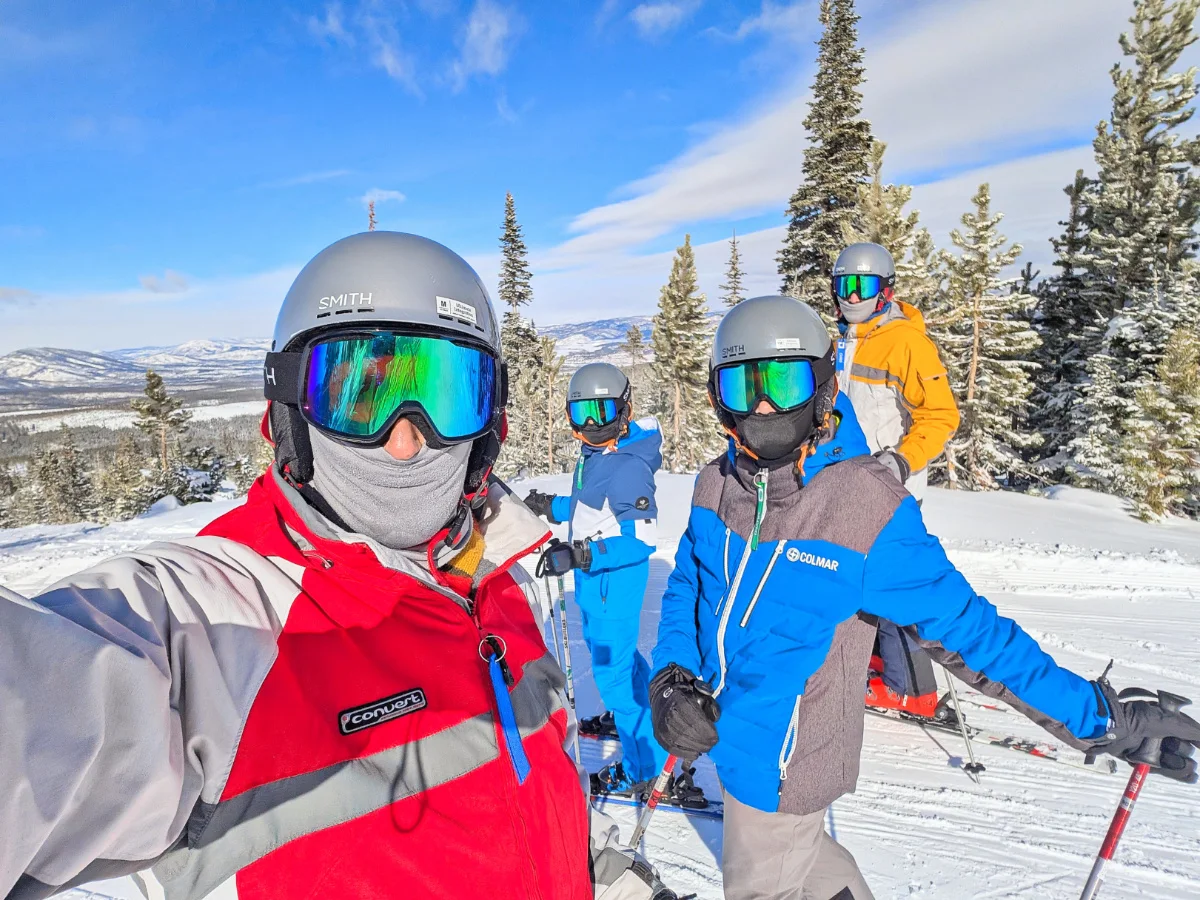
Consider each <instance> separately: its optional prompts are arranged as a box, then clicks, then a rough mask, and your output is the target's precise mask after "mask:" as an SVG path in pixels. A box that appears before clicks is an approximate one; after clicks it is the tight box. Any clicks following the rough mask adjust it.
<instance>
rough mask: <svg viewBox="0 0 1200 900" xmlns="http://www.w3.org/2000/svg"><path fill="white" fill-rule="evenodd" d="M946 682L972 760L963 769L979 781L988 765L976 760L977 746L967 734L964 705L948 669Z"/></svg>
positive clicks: (976, 781)
mask: <svg viewBox="0 0 1200 900" xmlns="http://www.w3.org/2000/svg"><path fill="white" fill-rule="evenodd" d="M946 684H947V685H948V686H949V688H950V702H952V703H953V704H954V715H955V716H956V717H957V718H958V728H959V731H961V732H962V736H963V740H964V741H965V742H966V745H967V756H968V757H970V759H971V761H970V762H969V763H967V764H966V765H965V766H963V771H965V772H966V773H967V774H968V775H970V776H971V777H972V778H973V779H974V780H975V783H976V784H978V783H979V773H980V772H986V771H987V767H986V766H984V765H983V763H980V762H976V761H975V747H974V746H973V745H972V744H971V736H970V735H969V734H967V720H966V719H964V718H963V711H962V706H960V705H959V702H958V691H957V690H956V689H955V687H954V676H953V675H951V674H950V673H949V672H948V671H947V672H946Z"/></svg>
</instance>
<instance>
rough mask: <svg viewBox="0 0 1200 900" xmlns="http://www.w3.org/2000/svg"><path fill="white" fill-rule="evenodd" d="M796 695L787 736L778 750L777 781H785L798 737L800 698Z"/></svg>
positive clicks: (799, 695)
mask: <svg viewBox="0 0 1200 900" xmlns="http://www.w3.org/2000/svg"><path fill="white" fill-rule="evenodd" d="M801 696H802V695H801V694H797V695H796V705H795V706H793V707H792V718H791V721H790V722H788V730H787V734H785V735H784V736H783V746H782V747H780V748H779V780H780V781H787V768H788V765H789V764H790V763H791V761H792V756H793V755H794V754H795V752H796V745H797V744H798V743H799V740H798V738H799V736H800V698H801Z"/></svg>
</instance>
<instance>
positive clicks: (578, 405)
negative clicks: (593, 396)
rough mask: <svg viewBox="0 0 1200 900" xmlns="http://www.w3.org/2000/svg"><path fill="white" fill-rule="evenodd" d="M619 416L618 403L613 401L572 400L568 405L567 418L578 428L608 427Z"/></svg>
mask: <svg viewBox="0 0 1200 900" xmlns="http://www.w3.org/2000/svg"><path fill="white" fill-rule="evenodd" d="M617 414H618V409H617V401H616V400H612V399H600V400H572V401H571V402H570V403H568V404H567V418H569V419H570V420H571V424H572V425H574V426H575V427H576V428H582V427H583V426H585V425H588V424H592V425H607V424H608V423H609V422H615V421H616V420H617Z"/></svg>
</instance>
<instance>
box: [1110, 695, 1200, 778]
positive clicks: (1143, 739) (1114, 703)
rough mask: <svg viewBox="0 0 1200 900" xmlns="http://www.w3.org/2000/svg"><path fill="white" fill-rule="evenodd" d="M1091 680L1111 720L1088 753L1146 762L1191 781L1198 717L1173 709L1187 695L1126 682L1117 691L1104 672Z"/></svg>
mask: <svg viewBox="0 0 1200 900" xmlns="http://www.w3.org/2000/svg"><path fill="white" fill-rule="evenodd" d="M1092 683H1093V684H1094V685H1095V686H1096V689H1097V690H1098V691H1099V692H1100V693H1101V694H1102V695H1103V696H1104V699H1105V701H1106V702H1107V704H1108V708H1109V711H1110V712H1111V715H1112V721H1111V723H1110V725H1109V729H1108V732H1107V733H1106V734H1105V735H1104V736H1103V737H1101V738H1098V739H1097V740H1096V741H1095V743H1094V744H1093V747H1092V750H1091V751H1090V752H1089V753H1088V756H1089V758H1091V757H1095V755H1096V754H1098V753H1109V754H1111V755H1112V756H1116V757H1119V758H1120V759H1123V760H1125V761H1126V762H1127V763H1129V764H1130V765H1137V764H1138V763H1146V764H1147V765H1149V766H1150V768H1151V770H1152V771H1154V772H1156V773H1158V774H1159V775H1166V776H1167V777H1168V778H1174V779H1175V780H1176V781H1184V782H1187V783H1188V784H1195V783H1196V781H1197V771H1196V760H1194V759H1192V755H1193V754H1194V753H1195V752H1196V746H1197V745H1198V744H1200V723H1198V722H1196V720H1195V719H1193V718H1191V716H1187V715H1184V714H1183V713H1181V712H1180V711H1179V710H1180V708H1181V707H1184V706H1187V705H1188V704H1189V703H1190V702H1191V701H1190V700H1188V699H1187V698H1186V697H1179V696H1177V695H1175V694H1169V693H1167V692H1166V691H1159V692H1158V693H1157V694H1153V693H1151V692H1150V691H1147V690H1144V689H1142V688H1126V689H1125V690H1123V691H1121V693H1119V694H1118V693H1117V692H1116V691H1115V690H1113V686H1112V685H1111V684H1109V683H1108V679H1107V678H1105V677H1104V676H1101V677H1100V678H1099V679H1097V680H1096V681H1094V682H1092ZM1141 698H1149V699H1141Z"/></svg>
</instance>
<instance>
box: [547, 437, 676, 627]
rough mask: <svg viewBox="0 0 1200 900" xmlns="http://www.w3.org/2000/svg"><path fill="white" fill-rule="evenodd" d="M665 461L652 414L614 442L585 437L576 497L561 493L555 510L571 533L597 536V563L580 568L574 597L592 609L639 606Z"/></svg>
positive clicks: (593, 539) (574, 489)
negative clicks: (594, 442)
mask: <svg viewBox="0 0 1200 900" xmlns="http://www.w3.org/2000/svg"><path fill="white" fill-rule="evenodd" d="M661 465H662V434H661V433H660V432H659V429H658V421H657V420H655V419H653V418H644V419H639V420H638V421H636V422H631V423H630V425H629V433H628V434H627V435H626V436H625V437H623V438H622V439H621V440H620V441H618V442H617V445H616V446H615V447H612V448H606V447H593V446H591V445H590V444H583V445H582V447H581V450H580V453H579V461H578V463H577V464H576V465H575V474H574V477H573V478H572V481H571V494H570V496H558V497H555V498H554V501H553V502H552V504H551V507H550V515H551V516H552V517H553V518H554V519H555V520H557V521H559V522H569V523H570V539H571V540H590V541H591V545H592V564H591V566H590V567H589V568H588V570H587V571H586V572H582V571H579V570H578V569H577V570H576V571H575V599H576V602H578V603H579V605H580V607H581V608H582V609H583V610H584V611H585V612H589V613H591V612H596V611H598V610H599V609H600V608H601V607H602V606H604V604H608V609H609V612H610V613H612V612H617V611H619V610H615V609H614V608H613V605H614V604H618V605H619V608H620V610H624V609H625V607H626V606H628V608H629V609H630V610H631V611H632V612H634V613H636V612H637V611H639V610H641V608H642V595H643V594H644V593H645V590H646V579H647V576H648V574H649V569H648V565H647V563H648V561H649V559H650V556H651V554H653V553H654V548H655V544H656V541H657V521H658V504H657V503H656V502H655V499H654V473H655V472H656V471H658V468H659V467H660V466H661Z"/></svg>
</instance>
